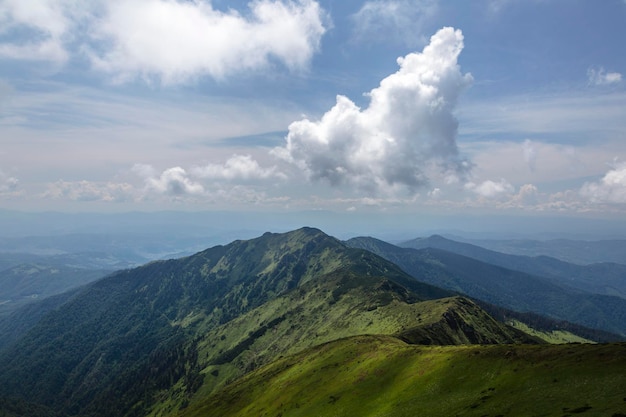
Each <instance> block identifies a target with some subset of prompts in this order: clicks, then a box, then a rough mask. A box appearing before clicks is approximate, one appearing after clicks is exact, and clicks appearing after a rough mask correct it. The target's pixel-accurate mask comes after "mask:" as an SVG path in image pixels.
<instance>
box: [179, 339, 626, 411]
mask: <svg viewBox="0 0 626 417" xmlns="http://www.w3.org/2000/svg"><path fill="white" fill-rule="evenodd" d="M624 369H626V345H623V344H613V345H611V344H607V345H544V346H523V345H522V346H519V345H518V346H511V345H493V346H462V347H458V346H453V347H424V346H416V345H408V344H406V343H403V342H402V341H400V340H398V339H397V338H393V337H388V336H357V337H352V338H345V339H340V340H336V341H333V342H330V343H327V344H323V345H319V346H316V347H314V348H311V349H308V350H305V351H303V352H301V353H299V354H297V355H294V356H289V357H286V358H281V359H279V360H277V361H275V362H273V363H271V364H270V365H268V366H265V367H263V368H260V369H258V370H256V371H254V372H252V373H250V374H249V375H247V376H245V377H244V378H241V379H239V380H237V381H235V382H234V383H232V384H230V385H229V386H227V387H225V388H224V389H223V390H221V391H219V392H216V393H214V394H213V395H210V396H207V397H206V398H204V399H203V400H202V401H200V402H198V403H196V404H190V405H189V407H188V408H186V409H184V410H182V411H181V412H179V413H177V414H175V415H177V416H180V417H200V416H220V417H246V416H257V415H267V416H285V417H287V416H338V417H343V416H345V417H351V416H394V417H412V416H429V417H448V416H510V417H525V416H573V415H583V416H584V415H594V416H613V417H620V416H624V415H626V414H625V411H626V404H625V403H626V401H625V400H624V387H625V386H626V373H624V372H623V370H624Z"/></svg>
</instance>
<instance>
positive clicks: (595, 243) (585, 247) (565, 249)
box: [454, 237, 626, 265]
mask: <svg viewBox="0 0 626 417" xmlns="http://www.w3.org/2000/svg"><path fill="white" fill-rule="evenodd" d="M454 240H458V241H462V242H466V243H471V244H474V245H477V246H481V247H483V248H486V249H490V250H494V251H497V252H502V253H508V254H511V255H524V256H542V255H544V256H550V257H553V258H557V259H560V260H562V261H565V262H570V263H574V264H579V265H587V264H593V263H601V262H614V263H618V264H626V240H624V239H612V240H572V239H550V240H531V239H464V238H461V237H459V238H456V237H455V238H454Z"/></svg>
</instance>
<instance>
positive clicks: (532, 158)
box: [522, 139, 537, 171]
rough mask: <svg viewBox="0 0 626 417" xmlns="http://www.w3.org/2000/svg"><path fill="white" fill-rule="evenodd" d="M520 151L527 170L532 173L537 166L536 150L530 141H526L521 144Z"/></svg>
mask: <svg viewBox="0 0 626 417" xmlns="http://www.w3.org/2000/svg"><path fill="white" fill-rule="evenodd" d="M522 150H523V152H524V161H526V164H527V165H528V168H529V169H530V170H531V171H534V170H535V167H536V166H537V148H536V147H535V145H534V144H533V142H532V141H530V140H528V139H526V140H525V141H524V143H523V144H522Z"/></svg>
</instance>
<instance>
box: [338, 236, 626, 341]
mask: <svg viewBox="0 0 626 417" xmlns="http://www.w3.org/2000/svg"><path fill="white" fill-rule="evenodd" d="M346 244H348V245H349V246H352V247H358V248H363V249H367V250H369V251H372V252H374V253H376V254H378V255H380V256H382V257H384V258H385V259H387V260H389V261H391V262H394V263H395V264H397V265H398V266H400V267H401V268H402V269H404V270H405V271H406V272H407V273H409V274H410V275H412V276H413V277H415V278H416V279H418V280H420V281H422V282H427V283H430V284H432V285H436V286H439V287H442V288H447V289H450V290H453V291H458V292H460V293H463V294H467V295H469V296H471V297H476V298H478V299H480V300H483V301H486V302H488V303H491V304H495V305H498V306H502V307H505V308H509V309H512V310H515V311H519V312H527V311H528V312H535V313H538V314H542V315H547V316H549V317H552V318H556V319H560V320H567V321H570V322H573V323H577V324H581V325H583V326H587V327H591V328H596V329H601V330H605V331H608V332H612V333H617V334H620V335H626V300H625V299H623V298H619V297H613V296H605V295H598V294H589V293H585V292H583V291H579V290H575V289H570V288H567V287H564V286H561V285H557V284H555V283H554V281H553V280H551V279H548V278H544V277H539V276H535V275H531V274H527V273H524V272H520V271H515V270H512V269H507V268H503V267H500V266H496V265H492V264H489V263H486V262H481V261H478V260H476V259H473V258H470V257H467V256H463V255H459V254H456V253H453V252H448V251H445V250H441V249H434V248H427V249H421V250H417V249H413V248H401V247H398V246H394V245H391V244H389V243H386V242H383V241H380V240H377V239H374V238H354V239H350V240H348V241H347V242H346Z"/></svg>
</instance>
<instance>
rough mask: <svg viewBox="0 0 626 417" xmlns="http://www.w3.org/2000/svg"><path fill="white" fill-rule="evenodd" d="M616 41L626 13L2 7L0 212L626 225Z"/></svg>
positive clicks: (503, 5)
mask: <svg viewBox="0 0 626 417" xmlns="http://www.w3.org/2000/svg"><path fill="white" fill-rule="evenodd" d="M625 41H626V0H601V1H598V0H476V1H472V2H468V1H465V0H458V1H457V0H368V1H353V0H318V1H314V0H253V1H238V0H235V1H226V0H214V1H209V0H89V1H87V0H0V209H8V210H23V211H48V210H53V211H66V212H90V211H94V212H124V211H158V210H182V211H212V210H215V211H218V210H221V211H249V212H275V213H296V212H311V211H329V212H335V213H342V215H344V214H350V213H354V214H355V215H357V214H363V213H369V214H371V215H373V216H381V217H386V218H388V219H389V218H391V219H393V218H394V216H398V218H402V219H406V218H407V216H412V215H415V216H420V215H423V216H427V215H428V216H432V215H437V214H442V215H443V214H446V215H456V216H463V215H467V214H468V213H469V214H473V215H482V216H490V215H494V216H533V217H537V218H541V217H545V218H546V219H548V218H555V217H558V216H570V217H573V218H576V217H587V218H598V219H612V220H613V221H615V222H620V221H621V219H623V218H625V217H624V216H625V215H626V88H625V87H626V54H625V53H624V47H625V46H624V44H625ZM374 218H375V217H374ZM622 224H623V222H622Z"/></svg>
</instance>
